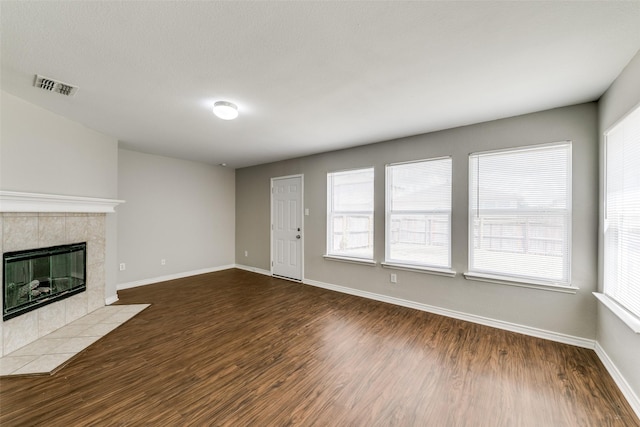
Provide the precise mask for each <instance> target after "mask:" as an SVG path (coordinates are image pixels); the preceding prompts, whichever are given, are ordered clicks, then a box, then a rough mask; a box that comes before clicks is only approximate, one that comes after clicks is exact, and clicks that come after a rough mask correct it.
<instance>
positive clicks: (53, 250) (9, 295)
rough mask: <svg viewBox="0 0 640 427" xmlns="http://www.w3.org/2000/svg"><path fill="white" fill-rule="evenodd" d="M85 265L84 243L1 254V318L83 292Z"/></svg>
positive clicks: (14, 315) (10, 316) (4, 318)
mask: <svg viewBox="0 0 640 427" xmlns="http://www.w3.org/2000/svg"><path fill="white" fill-rule="evenodd" d="M86 264H87V244H86V242H83V243H74V244H71V245H62V246H52V247H49V248H39V249H31V250H25V251H15V252H6V253H4V254H3V272H4V274H3V278H4V280H3V285H2V287H3V295H4V298H3V307H2V320H3V321H4V320H7V319H11V318H12V317H16V316H19V315H21V314H23V313H26V312H29V311H31V310H35V309H36V308H39V307H42V306H44V305H47V304H51V303H52V302H55V301H60V300H62V299H65V298H68V297H70V296H72V295H75V294H77V293H80V292H83V291H85V290H86V289H87V286H86V275H87V268H86Z"/></svg>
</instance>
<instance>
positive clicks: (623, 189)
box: [604, 107, 640, 317]
mask: <svg viewBox="0 0 640 427" xmlns="http://www.w3.org/2000/svg"><path fill="white" fill-rule="evenodd" d="M605 138H606V139H605V141H606V162H605V182H606V185H605V203H606V205H605V220H604V293H605V295H607V296H609V297H610V298H612V299H613V300H615V301H616V302H618V303H619V304H620V305H622V306H623V307H624V308H626V309H627V310H629V311H630V312H631V313H633V314H634V315H635V316H637V317H640V107H638V108H636V109H635V110H634V111H632V112H631V113H630V114H629V115H627V116H626V117H625V118H624V119H623V120H621V121H620V122H619V123H618V124H617V125H616V126H615V127H614V128H612V129H611V130H610V131H609V132H607V133H606V134H605Z"/></svg>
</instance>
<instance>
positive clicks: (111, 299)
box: [104, 294, 118, 305]
mask: <svg viewBox="0 0 640 427" xmlns="http://www.w3.org/2000/svg"><path fill="white" fill-rule="evenodd" d="M117 301H118V294H116V295H111V296H109V297H107V299H105V300H104V303H105V305H111V304H113V303H114V302H117Z"/></svg>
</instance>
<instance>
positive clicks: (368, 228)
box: [327, 168, 373, 260]
mask: <svg viewBox="0 0 640 427" xmlns="http://www.w3.org/2000/svg"><path fill="white" fill-rule="evenodd" d="M327 255H329V256H337V257H346V258H360V259H364V260H373V168H367V169H357V170H350V171H343V172H331V173H328V174H327Z"/></svg>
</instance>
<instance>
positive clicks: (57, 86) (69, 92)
mask: <svg viewBox="0 0 640 427" xmlns="http://www.w3.org/2000/svg"><path fill="white" fill-rule="evenodd" d="M33 85H34V86H35V87H39V88H40V89H42V90H46V91H48V92H57V93H59V94H60V95H65V96H73V95H75V94H76V92H77V91H78V86H72V85H70V84H67V83H62V82H61V81H58V80H54V79H50V78H49V77H45V76H41V75H39V74H36V79H35V81H34V82H33Z"/></svg>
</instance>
